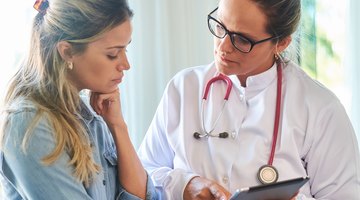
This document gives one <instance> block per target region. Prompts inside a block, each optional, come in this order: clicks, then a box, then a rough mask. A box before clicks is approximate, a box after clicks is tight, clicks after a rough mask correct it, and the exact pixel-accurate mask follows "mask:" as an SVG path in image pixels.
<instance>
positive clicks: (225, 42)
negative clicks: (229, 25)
mask: <svg viewBox="0 0 360 200" xmlns="http://www.w3.org/2000/svg"><path fill="white" fill-rule="evenodd" d="M218 40H219V41H218V49H219V51H220V52H226V53H231V52H233V51H234V46H233V44H232V42H231V38H230V35H229V34H226V35H225V37H224V38H222V39H220V38H219V39H218Z"/></svg>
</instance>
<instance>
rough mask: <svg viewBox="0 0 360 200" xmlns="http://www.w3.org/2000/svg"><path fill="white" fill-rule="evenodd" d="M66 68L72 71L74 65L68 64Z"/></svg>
mask: <svg viewBox="0 0 360 200" xmlns="http://www.w3.org/2000/svg"><path fill="white" fill-rule="evenodd" d="M68 68H69V69H70V70H72V69H73V68H74V64H73V63H72V62H69V64H68Z"/></svg>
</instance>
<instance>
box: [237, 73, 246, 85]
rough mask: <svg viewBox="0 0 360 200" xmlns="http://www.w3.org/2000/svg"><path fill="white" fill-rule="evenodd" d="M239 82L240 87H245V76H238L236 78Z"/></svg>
mask: <svg viewBox="0 0 360 200" xmlns="http://www.w3.org/2000/svg"><path fill="white" fill-rule="evenodd" d="M237 77H238V79H239V81H240V84H241V86H242V87H246V79H247V77H248V76H247V75H238V76H237Z"/></svg>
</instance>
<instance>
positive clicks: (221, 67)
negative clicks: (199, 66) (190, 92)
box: [215, 62, 235, 76]
mask: <svg viewBox="0 0 360 200" xmlns="http://www.w3.org/2000/svg"><path fill="white" fill-rule="evenodd" d="M215 66H216V69H217V71H218V72H220V73H221V74H224V75H227V76H230V75H233V74H235V73H234V70H233V67H231V66H229V65H226V66H224V65H222V64H221V63H219V62H215Z"/></svg>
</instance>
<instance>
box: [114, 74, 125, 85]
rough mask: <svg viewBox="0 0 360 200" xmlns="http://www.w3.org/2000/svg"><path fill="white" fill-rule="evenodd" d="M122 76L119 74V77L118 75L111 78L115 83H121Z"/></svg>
mask: <svg viewBox="0 0 360 200" xmlns="http://www.w3.org/2000/svg"><path fill="white" fill-rule="evenodd" d="M122 78H123V76H121V77H119V78H115V79H113V80H112V81H114V82H115V83H118V84H119V83H121V81H122Z"/></svg>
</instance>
